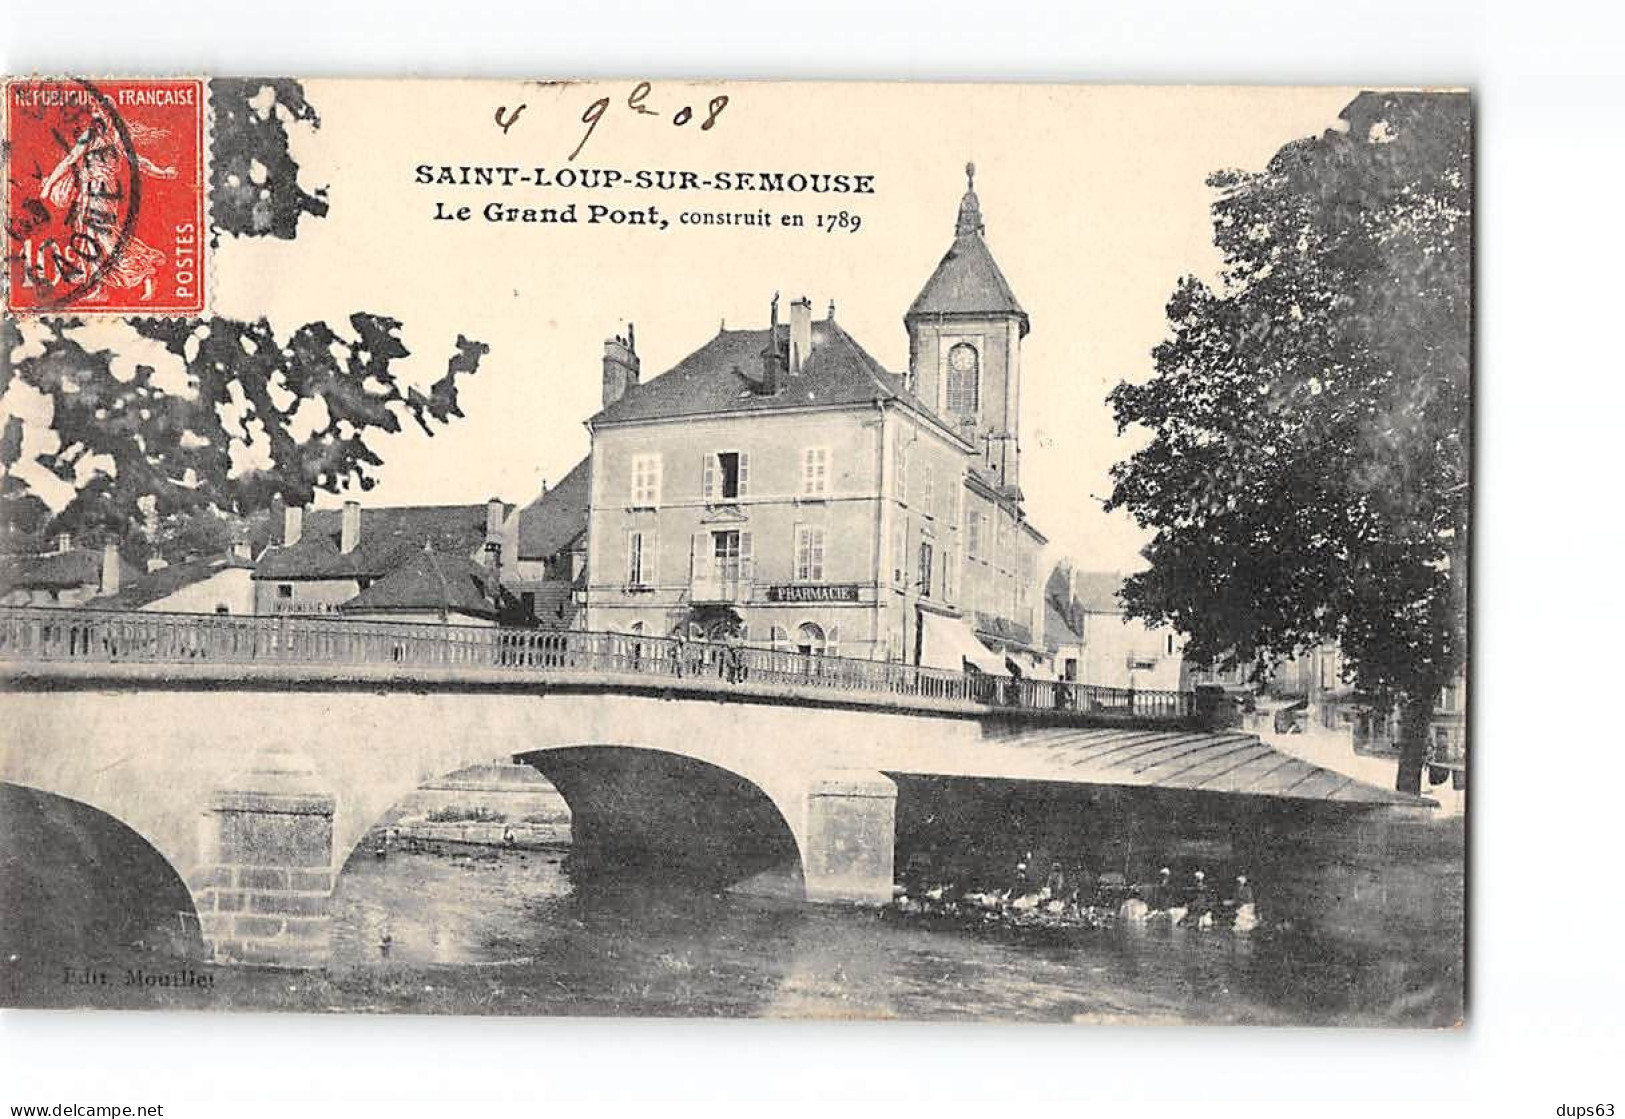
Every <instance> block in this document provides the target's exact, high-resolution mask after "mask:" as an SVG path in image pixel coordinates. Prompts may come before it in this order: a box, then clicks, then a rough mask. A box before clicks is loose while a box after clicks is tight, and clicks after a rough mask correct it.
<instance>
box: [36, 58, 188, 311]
mask: <svg viewBox="0 0 1625 1119" xmlns="http://www.w3.org/2000/svg"><path fill="white" fill-rule="evenodd" d="M5 104H6V144H7V149H8V151H9V160H8V164H7V175H6V179H7V182H6V237H5V255H6V278H7V284H6V306H7V309H8V310H11V311H16V312H40V311H71V312H73V313H74V314H97V313H100V314H117V315H132V314H133V315H175V314H179V315H194V314H198V313H200V312H202V311H203V309H204V304H205V295H206V292H207V277H206V275H205V267H206V265H205V257H206V252H205V235H206V227H205V224H204V221H205V212H204V205H205V186H204V184H205V182H206V181H207V180H206V178H205V171H204V165H203V164H204V156H203V153H204V116H203V114H204V110H205V97H204V87H203V82H202V81H201V80H199V79H196V78H139V79H113V80H107V81H96V82H94V83H92V82H88V81H81V80H79V79H74V78H22V79H13V80H10V81H8V82H7V83H6V87H5Z"/></svg>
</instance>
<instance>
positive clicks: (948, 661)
mask: <svg viewBox="0 0 1625 1119" xmlns="http://www.w3.org/2000/svg"><path fill="white" fill-rule="evenodd" d="M920 663H921V664H922V665H924V666H926V667H927V668H946V669H949V670H950V671H953V672H963V671H964V670H965V666H966V665H967V664H969V665H971V666H972V667H974V668H976V669H979V670H980V671H982V672H986V673H990V674H992V675H994V676H1004V675H1007V674H1008V673H1009V669H1008V668H1006V667H1005V664H1004V658H1003V657H1002V656H1000V655H999V654H998V653H995V652H993V651H992V650H991V649H989V648H988V647H987V646H986V645H983V644H982V643H981V642H980V641H978V640H977V639H976V634H975V633H973V632H972V631H971V628H970V626H969V625H967V624H966V623H965V622H964V620H962V619H960V618H948V617H944V616H943V615H941V614H933V613H931V612H929V611H926V610H922V611H920Z"/></svg>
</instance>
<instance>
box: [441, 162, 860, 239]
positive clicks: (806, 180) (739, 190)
mask: <svg viewBox="0 0 1625 1119" xmlns="http://www.w3.org/2000/svg"><path fill="white" fill-rule="evenodd" d="M413 182H414V183H415V184H416V185H418V186H427V187H440V188H460V187H476V188H486V189H498V190H523V189H527V188H532V189H541V190H567V191H584V192H598V191H605V192H607V191H652V192H659V193H682V192H686V191H716V192H719V193H731V194H757V195H760V194H770V195H788V196H802V197H803V198H804V200H807V201H810V200H811V199H810V198H806V197H805V196H813V195H816V196H829V195H844V196H854V195H871V194H874V193H875V176H874V175H869V174H857V173H850V172H827V171H733V170H729V171H675V170H655V169H649V168H644V169H640V170H635V171H622V170H618V169H616V168H612V167H518V166H492V165H473V166H469V165H453V164H432V163H420V164H418V165H417V166H416V168H415V169H414V172H413ZM827 201H830V202H833V201H834V199H827ZM533 205H534V204H533ZM477 209H478V212H479V214H480V217H482V218H483V219H484V220H486V221H490V222H531V221H559V220H564V221H578V220H579V221H583V222H585V223H586V224H600V223H603V224H614V225H622V224H645V223H653V224H659V225H662V226H663V225H665V224H667V221H666V219H665V218H663V217H661V216H660V211H659V208H658V207H656V206H646V207H641V208H632V209H627V208H623V207H617V206H611V205H608V204H606V203H596V202H595V203H590V204H587V205H586V206H585V207H584V209H583V211H582V212H581V214H580V215H579V217H578V216H577V215H576V214H575V212H574V207H573V205H572V206H571V207H568V208H566V209H568V211H569V216H568V217H563V218H561V216H560V215H561V214H562V213H563V212H564V211H563V210H560V209H553V208H549V209H535V208H533V206H532V207H527V206H526V205H525V203H524V202H523V201H518V200H514V199H511V198H508V199H500V200H490V201H485V202H482V203H479V204H478V205H477ZM475 212H476V206H472V205H462V204H460V203H459V201H458V200H456V199H449V200H448V199H441V200H438V201H436V203H435V209H434V215H433V216H434V218H435V220H437V221H470V220H473V217H474V214H475ZM740 216H741V217H743V215H740ZM704 224H712V222H705V223H704ZM718 224H729V223H718ZM752 224H754V223H752Z"/></svg>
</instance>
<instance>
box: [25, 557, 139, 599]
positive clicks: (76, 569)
mask: <svg viewBox="0 0 1625 1119" xmlns="http://www.w3.org/2000/svg"><path fill="white" fill-rule="evenodd" d="M119 564H120V571H119V583H120V585H122V584H123V583H124V582H126V581H127V580H131V579H135V578H137V577H138V576H139V575H140V574H141V572H140V570H139V569H138V568H136V567H135V566H133V565H132V564H130V563H128V562H126V561H125V560H123V559H122V558H121V559H120V560H119ZM101 581H102V552H101V549H100V548H70V549H69V550H68V551H66V552H47V553H46V554H44V555H32V556H27V555H13V556H5V557H3V558H0V588H4V589H6V590H33V589H40V590H71V589H72V588H74V587H95V586H100V585H101Z"/></svg>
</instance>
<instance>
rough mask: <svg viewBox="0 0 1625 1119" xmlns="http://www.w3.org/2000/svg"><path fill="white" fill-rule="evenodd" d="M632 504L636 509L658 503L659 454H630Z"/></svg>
mask: <svg viewBox="0 0 1625 1119" xmlns="http://www.w3.org/2000/svg"><path fill="white" fill-rule="evenodd" d="M632 504H633V506H634V507H636V508H638V509H655V508H658V507H659V505H660V456H659V455H633V456H632Z"/></svg>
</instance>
